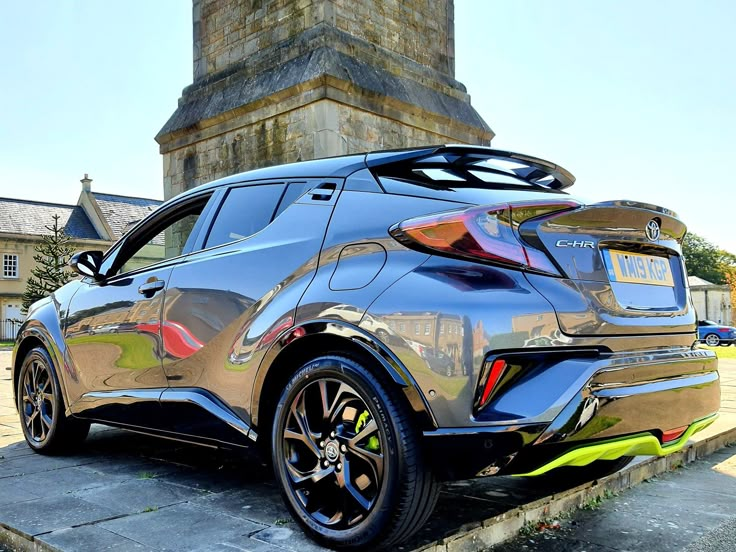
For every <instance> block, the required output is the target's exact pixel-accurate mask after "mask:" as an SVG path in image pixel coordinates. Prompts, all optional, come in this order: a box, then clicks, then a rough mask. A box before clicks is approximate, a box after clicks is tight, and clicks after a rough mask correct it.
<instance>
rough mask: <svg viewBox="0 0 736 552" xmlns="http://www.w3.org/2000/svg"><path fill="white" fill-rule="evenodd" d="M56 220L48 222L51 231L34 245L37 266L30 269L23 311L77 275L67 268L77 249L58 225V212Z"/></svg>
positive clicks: (24, 294) (34, 258)
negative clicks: (50, 223)
mask: <svg viewBox="0 0 736 552" xmlns="http://www.w3.org/2000/svg"><path fill="white" fill-rule="evenodd" d="M53 218H54V223H53V225H51V226H46V229H47V230H48V231H49V232H50V233H49V234H45V235H44V236H43V238H42V239H41V242H40V243H39V244H38V245H37V246H36V247H35V250H36V254H35V255H34V256H33V260H34V261H36V266H35V267H33V269H32V270H31V277H29V278H28V283H27V284H26V290H25V292H24V293H23V311H24V312H28V308H29V307H30V306H31V305H32V304H33V303H35V302H36V301H38V300H39V299H43V298H44V297H46V296H48V295H50V294H51V293H52V292H53V291H56V290H57V289H58V288H60V287H61V286H63V285H64V284H66V283H67V282H68V281H69V280H71V279H72V278H73V277H74V275H73V274H72V272H71V271H70V270H68V269H67V262H68V261H69V257H71V255H72V253H73V252H74V248H73V247H72V246H71V244H70V243H69V242H70V240H71V238H69V236H68V235H67V234H66V232H64V227H63V226H59V215H54V217H53Z"/></svg>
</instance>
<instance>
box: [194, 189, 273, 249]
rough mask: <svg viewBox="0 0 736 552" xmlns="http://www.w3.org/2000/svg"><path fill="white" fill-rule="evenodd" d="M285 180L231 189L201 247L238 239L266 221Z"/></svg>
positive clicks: (266, 224) (262, 226) (254, 231)
mask: <svg viewBox="0 0 736 552" xmlns="http://www.w3.org/2000/svg"><path fill="white" fill-rule="evenodd" d="M285 187H286V184H261V185H256V186H243V187H240V188H233V189H231V190H230V191H229V192H228V194H227V196H226V197H225V201H224V202H223V204H222V206H221V207H220V211H219V212H218V213H217V216H216V217H215V222H214V224H213V225H212V228H211V229H210V233H209V236H207V243H206V244H205V247H207V248H208V247H215V246H218V245H222V244H224V243H230V242H233V241H237V240H242V239H243V238H247V237H248V236H252V235H253V234H255V233H256V232H259V231H260V230H262V229H263V228H265V227H266V226H268V225H269V223H270V222H271V220H272V219H273V217H274V212H275V211H276V206H277V205H278V204H279V200H280V199H281V196H282V195H283V193H284V188H285Z"/></svg>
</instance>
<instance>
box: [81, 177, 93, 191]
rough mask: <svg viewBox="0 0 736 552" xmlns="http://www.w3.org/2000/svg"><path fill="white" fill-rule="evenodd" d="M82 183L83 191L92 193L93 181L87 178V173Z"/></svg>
mask: <svg viewBox="0 0 736 552" xmlns="http://www.w3.org/2000/svg"><path fill="white" fill-rule="evenodd" d="M80 182H81V183H82V191H83V192H91V191H92V179H91V178H90V177H89V176H87V173H84V178H83V179H82V180H80Z"/></svg>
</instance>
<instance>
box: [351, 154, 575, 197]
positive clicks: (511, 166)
mask: <svg viewBox="0 0 736 552" xmlns="http://www.w3.org/2000/svg"><path fill="white" fill-rule="evenodd" d="M365 161H366V164H367V165H368V167H369V168H371V169H374V168H378V167H386V166H387V165H394V164H395V165H401V166H403V167H402V168H411V169H413V170H416V169H428V168H433V169H438V168H439V169H444V170H449V171H451V172H459V173H461V174H462V175H463V177H465V178H468V179H469V180H473V178H474V177H473V176H472V174H470V173H468V170H470V169H472V170H473V171H480V172H485V173H495V174H499V175H505V176H510V177H513V178H516V179H518V180H521V181H523V182H526V183H527V184H530V185H533V186H541V187H544V188H548V189H552V190H563V189H565V188H569V187H570V186H572V185H573V184H574V183H575V177H574V176H573V175H572V173H571V172H570V171H568V170H566V169H564V168H562V167H560V166H559V165H555V164H554V163H551V162H549V161H545V160H544V159H540V158H538V157H532V156H531V155H525V154H523V153H515V152H513V151H504V150H496V149H492V148H487V147H483V146H464V145H446V146H431V147H427V148H414V149H410V150H409V149H405V150H392V151H378V152H373V153H368V154H366V160H365ZM494 162H500V163H498V164H494Z"/></svg>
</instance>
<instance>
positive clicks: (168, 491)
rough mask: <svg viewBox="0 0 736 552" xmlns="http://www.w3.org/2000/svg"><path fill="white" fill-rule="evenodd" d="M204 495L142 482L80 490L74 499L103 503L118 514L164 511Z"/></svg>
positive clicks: (154, 481)
mask: <svg viewBox="0 0 736 552" xmlns="http://www.w3.org/2000/svg"><path fill="white" fill-rule="evenodd" d="M200 494H201V493H199V492H198V491H196V490H194V489H188V488H186V487H181V486H177V485H171V484H169V483H165V482H163V481H157V480H155V479H141V480H132V481H126V482H124V483H117V484H114V485H106V486H104V487H100V488H95V489H89V490H86V491H77V492H74V493H72V496H75V497H77V498H81V499H82V500H85V501H87V502H91V503H92V504H99V505H101V506H106V507H108V508H110V509H111V510H114V511H115V512H116V513H118V514H133V513H137V512H143V511H144V510H145V509H147V508H162V507H164V506H170V505H172V504H178V503H180V502H185V501H187V500H189V499H191V498H194V497H198V496H200Z"/></svg>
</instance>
